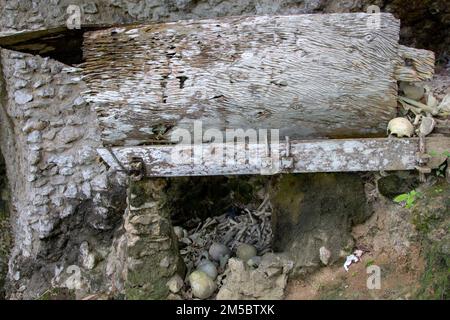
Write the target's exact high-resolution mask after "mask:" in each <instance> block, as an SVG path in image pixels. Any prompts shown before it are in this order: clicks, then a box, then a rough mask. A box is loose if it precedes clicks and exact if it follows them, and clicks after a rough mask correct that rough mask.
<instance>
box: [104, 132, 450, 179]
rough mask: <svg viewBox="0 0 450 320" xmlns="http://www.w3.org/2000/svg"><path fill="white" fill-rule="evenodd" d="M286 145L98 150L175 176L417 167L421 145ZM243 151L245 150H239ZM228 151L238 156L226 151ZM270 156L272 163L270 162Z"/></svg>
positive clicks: (445, 143) (440, 141)
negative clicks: (139, 160) (268, 153)
mask: <svg viewBox="0 0 450 320" xmlns="http://www.w3.org/2000/svg"><path fill="white" fill-rule="evenodd" d="M288 145H290V147H289V148H288V149H289V151H287V144H286V142H283V143H280V144H279V145H278V146H277V145H271V147H270V148H271V157H267V156H266V151H267V150H266V149H267V146H266V145H264V144H244V145H241V146H242V147H241V149H239V148H238V147H237V146H236V145H234V149H233V146H232V145H230V144H228V145H227V144H214V143H213V144H203V145H201V146H199V145H197V146H192V145H172V146H170V145H161V146H156V145H155V146H145V147H113V148H100V149H98V153H99V154H100V156H101V157H102V158H103V160H104V161H106V163H107V164H108V165H109V166H111V167H112V169H114V170H122V169H125V170H129V169H130V168H131V167H130V163H131V162H132V159H133V158H135V157H137V158H140V159H142V160H143V163H144V164H145V175H146V176H148V177H177V176H209V175H240V174H275V173H280V172H291V173H303V172H351V171H381V170H382V171H392V170H414V169H415V167H416V166H417V160H418V155H417V153H418V151H419V141H418V138H409V139H391V138H379V139H332V140H312V141H292V142H290V143H289V144H288ZM426 148H427V149H426V150H427V152H428V153H433V154H434V153H436V154H442V153H443V152H445V151H449V150H450V138H449V137H430V138H426ZM220 150H223V152H220ZM230 150H232V151H233V152H230ZM239 151H245V152H244V153H242V154H239ZM227 152H229V153H227ZM227 154H234V155H235V156H234V157H227ZM287 154H289V156H287ZM192 155H194V156H192ZM238 155H241V156H240V157H239V156H238ZM270 159H271V160H272V163H273V167H272V168H271V167H270V166H267V164H269V163H270ZM243 160H244V161H243ZM443 161H445V157H433V158H432V159H431V161H430V162H429V167H431V168H437V167H438V166H439V165H440V164H441V163H442V162H443Z"/></svg>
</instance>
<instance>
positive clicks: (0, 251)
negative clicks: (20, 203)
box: [0, 153, 11, 300]
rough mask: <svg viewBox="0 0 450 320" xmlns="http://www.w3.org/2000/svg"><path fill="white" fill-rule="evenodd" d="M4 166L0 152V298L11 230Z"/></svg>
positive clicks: (6, 269) (6, 265)
mask: <svg viewBox="0 0 450 320" xmlns="http://www.w3.org/2000/svg"><path fill="white" fill-rule="evenodd" d="M7 183H8V181H7V178H6V168H5V161H4V159H3V156H2V155H1V153H0V300H1V299H3V298H4V295H5V292H4V282H5V277H6V274H7V272H8V257H9V249H10V245H11V238H10V236H11V234H10V233H11V232H10V231H11V230H10V223H9V197H10V194H9V188H8V185H7Z"/></svg>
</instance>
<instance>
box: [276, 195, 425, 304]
mask: <svg viewBox="0 0 450 320" xmlns="http://www.w3.org/2000/svg"><path fill="white" fill-rule="evenodd" d="M411 218H412V217H411V213H410V211H408V210H406V209H404V208H402V207H400V206H399V205H397V204H392V203H391V202H389V201H387V200H386V201H382V200H381V201H377V202H376V205H375V207H374V214H373V215H372V217H371V218H370V219H369V220H368V221H366V222H365V223H364V224H362V225H358V226H356V227H354V228H353V237H354V238H355V240H356V246H364V247H365V248H367V249H368V250H369V252H366V253H365V254H364V255H363V256H362V259H361V260H360V261H359V262H358V263H356V264H352V265H351V266H350V268H349V271H348V272H346V271H345V269H344V267H343V264H344V262H345V258H344V257H343V258H342V259H341V260H342V261H341V263H339V264H335V265H333V266H326V267H325V266H324V267H322V268H321V269H319V270H318V271H316V272H314V273H312V274H309V275H306V276H304V277H303V278H299V279H292V280H290V281H289V282H288V285H287V288H286V295H285V299H287V300H297V299H299V300H309V299H314V300H315V299H319V300H320V299H338V300H339V299H342V300H344V299H345V300H346V299H357V300H361V299H362V300H365V299H388V300H396V299H412V298H414V296H415V292H416V291H417V289H418V288H419V286H420V277H421V275H422V274H423V272H424V269H425V261H424V259H423V255H422V254H421V250H422V249H421V246H420V243H419V242H418V241H416V240H417V237H416V231H415V228H414V226H413V225H412V223H411ZM370 265H376V266H379V267H380V273H381V288H380V289H368V288H367V280H368V277H370V276H371V273H370V274H368V273H367V271H366V268H367V267H368V266H370Z"/></svg>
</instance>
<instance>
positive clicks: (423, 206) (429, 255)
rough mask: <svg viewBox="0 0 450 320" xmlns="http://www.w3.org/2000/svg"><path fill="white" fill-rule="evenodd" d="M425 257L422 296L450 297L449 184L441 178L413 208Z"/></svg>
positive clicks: (419, 296) (419, 294) (425, 297)
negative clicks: (441, 180)
mask: <svg viewBox="0 0 450 320" xmlns="http://www.w3.org/2000/svg"><path fill="white" fill-rule="evenodd" d="M412 213H413V223H414V225H415V227H416V229H417V231H418V232H419V237H420V241H421V243H422V248H423V251H422V252H423V255H424V257H425V260H426V266H425V270H424V273H423V275H422V277H421V287H420V289H419V290H418V292H417V298H419V299H449V298H450V287H449V284H450V233H449V231H450V185H449V184H447V183H444V182H441V183H440V184H438V185H437V186H434V187H432V188H429V189H428V190H426V191H425V192H424V197H423V198H422V199H420V200H419V202H418V203H417V205H416V206H415V207H414V209H413V212H412Z"/></svg>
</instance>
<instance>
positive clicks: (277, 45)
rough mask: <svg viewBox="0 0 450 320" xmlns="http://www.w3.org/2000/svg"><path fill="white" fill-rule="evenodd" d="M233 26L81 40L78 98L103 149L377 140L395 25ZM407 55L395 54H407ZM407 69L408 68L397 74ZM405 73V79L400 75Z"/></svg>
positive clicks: (226, 22)
mask: <svg viewBox="0 0 450 320" xmlns="http://www.w3.org/2000/svg"><path fill="white" fill-rule="evenodd" d="M369 18H370V15H368V14H364V13H355V14H330V15H325V14H323V15H294V16H270V17H268V16H260V17H234V18H224V19H218V20H203V21H179V22H173V23H164V24H154V25H140V26H127V27H120V28H112V29H107V30H102V31H94V32H88V33H86V34H85V40H84V57H85V60H86V62H85V64H84V66H83V69H84V71H83V72H84V79H85V80H86V82H87V85H88V88H89V90H88V91H87V92H86V98H87V99H88V100H89V101H91V102H94V103H95V105H96V111H97V114H98V119H99V124H100V127H101V130H102V137H103V140H104V142H105V144H107V145H142V144H149V143H151V142H152V141H154V140H162V141H167V140H169V139H168V136H169V135H170V133H171V132H172V131H173V130H175V129H178V128H187V129H189V130H192V120H193V119H198V120H202V121H203V127H204V129H205V130H207V129H209V128H216V129H219V130H223V129H225V128H242V129H248V128H253V129H257V128H274V129H280V134H281V135H282V136H285V135H288V136H290V137H291V138H293V139H295V138H297V139H303V138H308V139H310V138H319V137H339V138H343V137H369V136H380V135H383V134H384V132H385V129H386V125H387V122H388V121H389V120H390V119H391V118H393V117H394V116H395V114H396V106H397V82H396V78H395V74H394V73H395V70H398V67H399V65H402V62H403V60H402V58H401V56H400V54H399V52H398V51H399V48H398V40H399V21H398V20H397V19H395V18H394V17H393V16H392V15H390V14H381V25H380V28H373V27H372V26H371V24H370V23H368V21H369ZM404 51H405V50H403V51H402V52H404ZM405 68H406V67H405ZM405 68H403V69H402V70H403V71H402V74H403V73H408V72H407V71H408V69H405Z"/></svg>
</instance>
